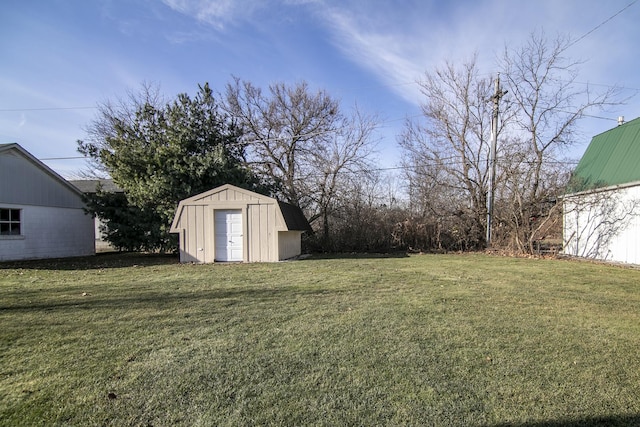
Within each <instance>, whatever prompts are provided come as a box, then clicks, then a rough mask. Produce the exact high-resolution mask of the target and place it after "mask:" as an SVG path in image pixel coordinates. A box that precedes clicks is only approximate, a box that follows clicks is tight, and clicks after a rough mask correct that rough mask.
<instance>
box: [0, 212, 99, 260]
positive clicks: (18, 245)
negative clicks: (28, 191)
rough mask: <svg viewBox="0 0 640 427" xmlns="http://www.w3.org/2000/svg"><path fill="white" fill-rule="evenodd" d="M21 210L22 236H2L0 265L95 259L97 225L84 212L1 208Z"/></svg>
mask: <svg viewBox="0 0 640 427" xmlns="http://www.w3.org/2000/svg"><path fill="white" fill-rule="evenodd" d="M1 207H2V208H9V209H21V221H20V226H21V235H20V236H0V261H10V260H23V259H39V258H62V257H73V256H85V255H93V254H94V252H95V246H94V222H93V218H91V217H90V216H89V215H86V214H85V213H84V211H83V210H82V209H75V208H58V207H45V206H31V205H16V204H13V205H12V204H5V203H3V204H1Z"/></svg>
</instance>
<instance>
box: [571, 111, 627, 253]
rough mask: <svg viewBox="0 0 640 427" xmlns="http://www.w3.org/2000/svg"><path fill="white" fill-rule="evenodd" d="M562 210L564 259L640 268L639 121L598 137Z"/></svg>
mask: <svg viewBox="0 0 640 427" xmlns="http://www.w3.org/2000/svg"><path fill="white" fill-rule="evenodd" d="M563 209H564V224H563V240H564V249H563V250H564V253H565V254H567V255H571V256H578V257H585V258H591V259H598V260H603V261H613V262H623V263H632V264H640V118H637V119H634V120H632V121H630V122H628V123H624V124H621V125H619V126H617V127H615V128H613V129H610V130H608V131H606V132H603V133H601V134H599V135H596V136H594V137H593V139H592V140H591V143H590V144H589V147H588V148H587V150H586V151H585V153H584V155H583V156H582V159H580V162H579V163H578V166H577V167H576V169H575V171H574V173H573V175H572V178H571V181H570V184H569V186H568V189H567V194H566V195H565V196H564V198H563Z"/></svg>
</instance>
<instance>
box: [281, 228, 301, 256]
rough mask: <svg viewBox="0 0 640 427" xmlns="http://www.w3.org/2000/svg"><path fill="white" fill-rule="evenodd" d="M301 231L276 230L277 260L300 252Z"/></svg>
mask: <svg viewBox="0 0 640 427" xmlns="http://www.w3.org/2000/svg"><path fill="white" fill-rule="evenodd" d="M301 237H302V231H280V232H278V248H279V260H278V261H282V260H285V259H289V258H293V257H296V256H298V255H300V254H301V253H302V247H301V243H300V242H301Z"/></svg>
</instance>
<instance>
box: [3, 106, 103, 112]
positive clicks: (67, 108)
mask: <svg viewBox="0 0 640 427" xmlns="http://www.w3.org/2000/svg"><path fill="white" fill-rule="evenodd" d="M96 108H98V107H43V108H2V109H0V112H2V113H9V112H23V111H61V110H93V109H96Z"/></svg>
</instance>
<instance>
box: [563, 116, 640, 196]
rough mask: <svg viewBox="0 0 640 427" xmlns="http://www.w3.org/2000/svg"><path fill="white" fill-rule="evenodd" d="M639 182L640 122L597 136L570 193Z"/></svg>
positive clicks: (576, 173)
mask: <svg viewBox="0 0 640 427" xmlns="http://www.w3.org/2000/svg"><path fill="white" fill-rule="evenodd" d="M635 181H640V118H637V119H634V120H631V121H629V122H627V123H625V124H623V125H620V126H617V127H615V128H613V129H611V130H608V131H606V132H603V133H601V134H599V135H596V136H594V137H593V139H592V140H591V143H590V144H589V147H587V151H585V153H584V155H583V156H582V159H580V163H578V166H576V169H575V171H574V172H573V176H572V179H571V183H570V184H569V189H568V190H569V192H570V193H575V192H579V191H585V190H592V189H595V188H602V187H608V186H611V185H620V184H627V183H630V182H635Z"/></svg>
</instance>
